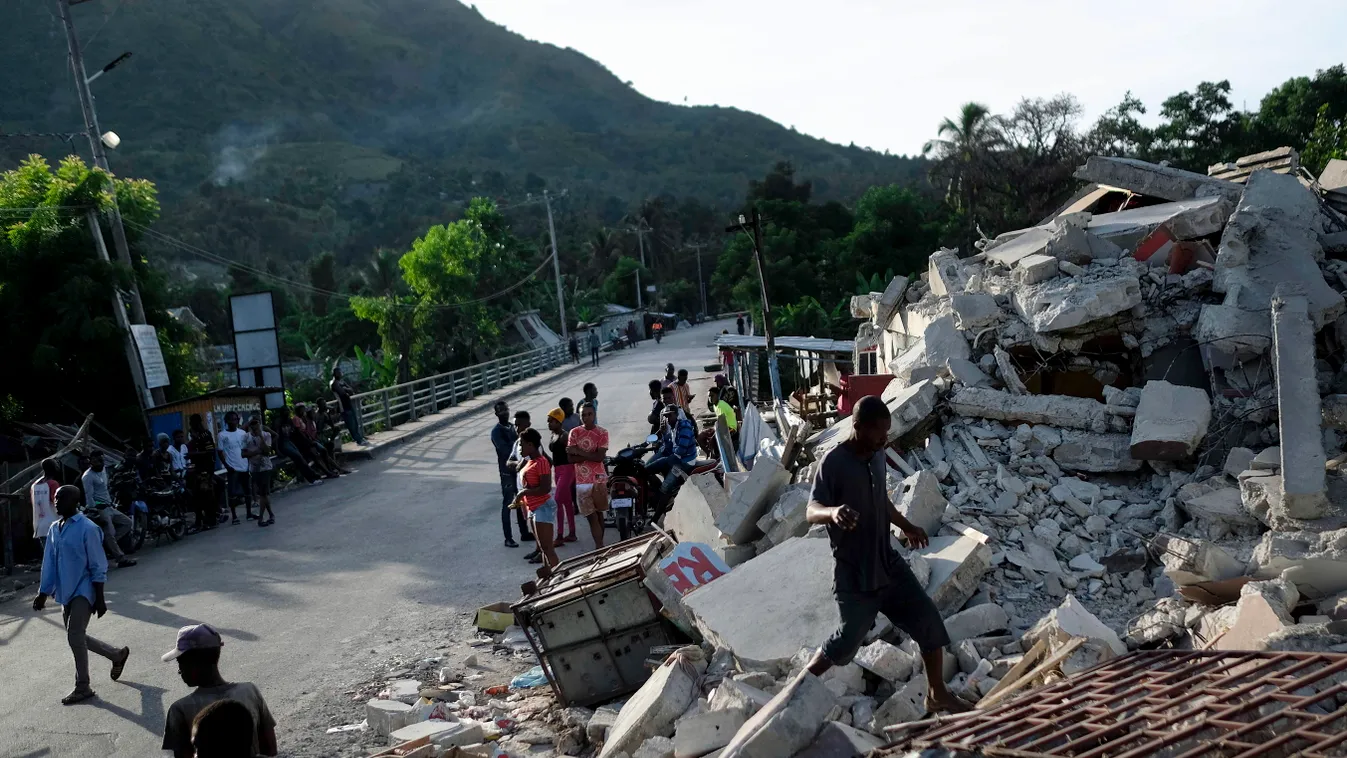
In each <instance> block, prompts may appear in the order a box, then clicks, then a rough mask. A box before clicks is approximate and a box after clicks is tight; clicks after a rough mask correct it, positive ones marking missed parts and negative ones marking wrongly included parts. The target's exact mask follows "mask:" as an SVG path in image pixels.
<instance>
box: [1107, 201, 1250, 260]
mask: <svg viewBox="0 0 1347 758" xmlns="http://www.w3.org/2000/svg"><path fill="white" fill-rule="evenodd" d="M1234 207H1235V201H1234V200H1226V199H1225V198H1222V197H1201V198H1194V199H1190V200H1179V201H1177V202H1172V203H1160V204H1159V205H1147V206H1143V207H1141V208H1129V209H1127V210H1125V211H1117V212H1115V213H1097V214H1095V215H1094V216H1092V217H1091V218H1090V223H1089V225H1088V226H1086V229H1087V230H1088V231H1089V232H1090V233H1091V234H1093V235H1095V236H1097V237H1099V238H1101V239H1106V240H1108V241H1110V242H1112V243H1114V244H1116V245H1118V246H1120V247H1123V248H1125V249H1127V250H1132V251H1135V250H1136V249H1137V246H1138V244H1139V243H1140V242H1141V240H1142V239H1144V238H1145V237H1146V236H1147V235H1149V234H1150V233H1151V232H1153V231H1155V230H1156V229H1158V228H1159V227H1160V226H1165V227H1166V228H1167V229H1169V231H1170V234H1171V235H1172V236H1173V237H1174V239H1176V240H1193V239H1199V238H1201V237H1206V236H1207V235H1210V234H1216V233H1218V232H1220V231H1221V230H1222V229H1224V228H1225V224H1226V221H1228V220H1229V219H1230V211H1231V210H1232V209H1233V208H1234Z"/></svg>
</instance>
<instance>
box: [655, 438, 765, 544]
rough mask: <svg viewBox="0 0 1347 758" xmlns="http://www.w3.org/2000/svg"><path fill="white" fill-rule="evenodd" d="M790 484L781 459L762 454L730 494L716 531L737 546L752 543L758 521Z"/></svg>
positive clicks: (756, 535)
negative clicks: (745, 477)
mask: <svg viewBox="0 0 1347 758" xmlns="http://www.w3.org/2000/svg"><path fill="white" fill-rule="evenodd" d="M788 484H790V472H789V471H787V470H786V468H785V467H784V466H782V465H781V460H780V458H778V457H774V456H771V455H767V454H764V453H759V454H758V456H757V458H755V459H754V461H753V470H752V471H750V472H749V473H748V478H747V479H745V480H744V481H743V482H741V483H739V484H737V485H736V486H735V487H734V488H732V489H731V490H730V497H729V501H728V502H727V503H726V504H725V508H724V510H722V511H721V512H720V515H719V516H718V517H716V528H717V529H719V530H720V533H721V534H723V535H725V537H726V539H728V540H729V541H730V542H732V543H734V544H736V545H746V544H748V543H749V542H752V541H753V540H754V539H756V538H757V537H758V536H759V533H758V519H760V518H762V514H763V513H765V512H766V510H767V509H768V508H769V507H771V505H772V503H774V502H776V499H777V497H778V496H779V495H780V494H781V492H782V490H784V489H785V487H786V485H788ZM679 494H680V496H681V494H682V493H679Z"/></svg>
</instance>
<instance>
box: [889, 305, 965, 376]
mask: <svg viewBox="0 0 1347 758" xmlns="http://www.w3.org/2000/svg"><path fill="white" fill-rule="evenodd" d="M971 355H972V350H970V349H969V347H968V338H967V337H965V336H964V333H963V332H962V331H960V330H959V327H958V325H957V324H956V323H955V321H954V317H953V316H941V317H940V318H937V319H935V320H934V321H932V322H931V323H930V324H927V326H926V328H925V329H923V330H922V332H921V338H920V339H919V340H917V342H916V343H914V344H913V345H912V346H911V347H909V348H908V349H907V350H905V351H903V352H902V354H900V355H899V356H898V357H897V358H894V359H893V360H891V361H889V373H891V374H893V375H894V376H895V377H897V378H898V379H902V380H905V381H906V380H908V379H910V378H911V377H912V375H913V372H915V371H918V370H920V369H924V368H933V369H937V370H938V369H941V368H943V367H944V366H945V364H946V363H947V362H948V361H949V359H950V358H964V359H967V358H969V357H970V356H971Z"/></svg>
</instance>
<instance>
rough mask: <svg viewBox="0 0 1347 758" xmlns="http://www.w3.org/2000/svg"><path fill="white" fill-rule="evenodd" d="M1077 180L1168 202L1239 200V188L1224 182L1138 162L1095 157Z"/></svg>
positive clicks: (1078, 171)
mask: <svg viewBox="0 0 1347 758" xmlns="http://www.w3.org/2000/svg"><path fill="white" fill-rule="evenodd" d="M1075 177H1076V178H1077V179H1081V180H1084V181H1087V182H1094V183H1096V184H1104V185H1107V186H1109V187H1117V188H1119V189H1125V190H1130V191H1131V192H1134V193H1136V194H1138V195H1148V196H1150V197H1158V198H1163V199H1165V200H1187V199H1188V198H1194V197H1222V198H1225V199H1226V200H1227V201H1229V202H1231V203H1234V202H1237V201H1238V200H1239V198H1240V191H1241V187H1240V185H1238V184H1236V183H1234V182H1229V181H1226V180H1224V179H1213V178H1212V177H1209V176H1204V175H1203V174H1197V173H1193V172H1192V171H1184V170H1183V169H1178V168H1173V167H1171V166H1160V165H1158V164H1155V163H1147V162H1146V161H1141V160H1137V159H1135V158H1111V157H1108V156H1103V155H1092V156H1090V157H1089V159H1088V160H1086V162H1085V165H1084V166H1081V167H1080V168H1079V169H1077V170H1076V173H1075Z"/></svg>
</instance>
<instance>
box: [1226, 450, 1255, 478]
mask: <svg viewBox="0 0 1347 758" xmlns="http://www.w3.org/2000/svg"><path fill="white" fill-rule="evenodd" d="M1253 457H1254V452H1253V451H1252V450H1250V449H1249V448H1247V447H1232V448H1230V452H1229V453H1226V455H1225V465H1224V466H1222V467H1221V470H1222V471H1224V472H1225V475H1226V476H1228V477H1231V478H1235V477H1238V476H1239V475H1240V474H1241V473H1243V472H1244V471H1245V470H1246V469H1248V468H1249V464H1250V463H1252V462H1253Z"/></svg>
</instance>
